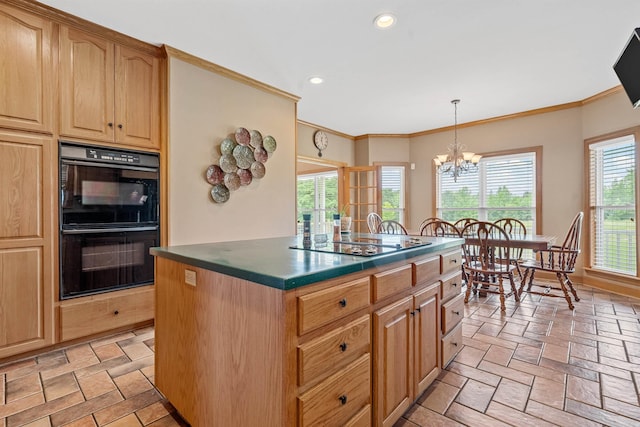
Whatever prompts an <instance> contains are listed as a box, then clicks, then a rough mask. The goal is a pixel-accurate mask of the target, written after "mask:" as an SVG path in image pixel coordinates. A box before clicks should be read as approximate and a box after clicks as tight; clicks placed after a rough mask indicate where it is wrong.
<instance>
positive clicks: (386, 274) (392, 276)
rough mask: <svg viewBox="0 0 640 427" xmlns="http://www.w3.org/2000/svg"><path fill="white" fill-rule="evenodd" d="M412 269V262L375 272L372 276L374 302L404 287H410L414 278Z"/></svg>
mask: <svg viewBox="0 0 640 427" xmlns="http://www.w3.org/2000/svg"><path fill="white" fill-rule="evenodd" d="M412 271H413V269H412V267H411V264H407V265H403V266H402V267H398V268H393V269H391V270H387V271H383V272H381V273H376V274H374V275H373V276H372V278H373V279H372V281H373V302H378V301H380V300H382V299H384V298H386V297H388V296H391V295H394V294H397V293H398V292H400V291H402V290H404V289H410V288H411V286H412V280H413V273H412Z"/></svg>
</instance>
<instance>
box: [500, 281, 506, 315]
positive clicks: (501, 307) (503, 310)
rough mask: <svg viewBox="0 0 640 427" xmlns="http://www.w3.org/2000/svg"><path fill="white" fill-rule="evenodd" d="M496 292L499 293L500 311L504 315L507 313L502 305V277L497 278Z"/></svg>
mask: <svg viewBox="0 0 640 427" xmlns="http://www.w3.org/2000/svg"><path fill="white" fill-rule="evenodd" d="M498 291H499V292H500V311H502V312H503V313H504V312H506V311H507V307H506V306H505V304H504V286H503V285H502V276H500V277H498Z"/></svg>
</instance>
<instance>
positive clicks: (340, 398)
mask: <svg viewBox="0 0 640 427" xmlns="http://www.w3.org/2000/svg"><path fill="white" fill-rule="evenodd" d="M338 400H340V403H342V404H343V405H346V404H347V396H346V395H344V394H343V395H342V396H340V397H339V398H338Z"/></svg>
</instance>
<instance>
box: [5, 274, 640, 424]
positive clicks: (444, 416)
mask: <svg viewBox="0 0 640 427" xmlns="http://www.w3.org/2000/svg"><path fill="white" fill-rule="evenodd" d="M578 292H579V295H580V297H581V301H580V302H578V303H576V309H575V311H574V312H571V311H570V310H569V309H568V308H567V306H566V302H565V301H564V299H560V298H549V297H540V296H529V295H525V296H524V297H523V301H522V302H521V303H520V304H519V305H517V304H515V302H514V301H513V299H509V300H508V301H507V312H506V314H501V312H500V303H499V301H498V298H497V296H496V295H491V296H488V297H473V298H472V299H471V301H470V302H469V303H468V304H467V305H466V308H465V319H464V320H463V335H464V347H463V348H462V349H461V351H460V352H459V353H458V355H457V356H456V358H455V359H454V360H453V361H452V362H451V363H450V364H449V366H448V367H447V369H446V370H444V371H443V372H442V373H441V375H440V376H439V378H438V379H437V380H436V381H435V382H434V384H432V385H431V387H429V389H427V391H426V392H425V393H424V394H423V395H422V396H421V397H420V398H419V399H418V402H417V403H416V404H414V405H413V406H412V407H411V408H410V409H409V410H408V411H407V413H406V414H405V415H404V417H403V418H402V419H401V420H399V421H398V422H397V423H396V424H395V427H415V426H459V425H468V426H505V425H512V426H536V427H537V426H550V425H560V426H580V427H588V426H600V425H607V426H640V406H639V402H638V393H639V391H640V323H639V319H640V316H639V315H640V300H637V299H632V298H627V297H622V296H618V295H614V294H609V293H606V292H602V291H599V290H595V289H591V288H588V287H584V286H578ZM153 344H154V332H153V328H146V329H140V330H136V331H133V332H129V333H124V334H119V335H116V336H112V337H107V338H102V339H98V340H95V341H91V342H88V343H84V344H79V345H75V346H73V347H68V348H65V349H61V350H56V351H52V352H48V353H43V354H41V355H39V356H36V357H33V358H29V359H26V360H21V361H17V362H12V363H9V364H5V365H0V427H14V426H29V427H44V426H46V427H48V426H73V427H84V426H109V427H125V426H126V427H129V426H154V427H164V426H186V425H187V424H186V423H185V422H184V421H183V420H181V419H180V417H179V416H178V415H177V414H176V412H175V410H174V409H173V407H172V406H171V405H170V404H169V403H168V402H167V401H166V400H165V399H164V398H163V397H162V395H160V394H159V393H158V391H157V390H156V389H155V388H154V386H153ZM225 427H226V426H225ZM251 427H253V426H251Z"/></svg>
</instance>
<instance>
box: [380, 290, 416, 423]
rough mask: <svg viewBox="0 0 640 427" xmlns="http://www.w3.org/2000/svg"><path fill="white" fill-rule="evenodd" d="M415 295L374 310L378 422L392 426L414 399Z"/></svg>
mask: <svg viewBox="0 0 640 427" xmlns="http://www.w3.org/2000/svg"><path fill="white" fill-rule="evenodd" d="M412 313H413V298H412V297H411V296H408V297H406V298H403V299H401V300H399V301H398V302H396V303H394V304H390V305H388V306H386V307H384V308H382V309H380V310H378V311H376V312H375V313H374V314H373V322H374V369H375V371H374V372H375V373H374V376H373V378H374V387H373V390H374V405H373V407H374V408H375V415H374V417H375V425H377V426H385V427H386V426H392V425H393V423H394V422H395V421H396V420H398V419H399V418H400V417H401V416H402V414H403V413H405V412H406V411H407V409H409V406H410V405H411V403H412V402H413V397H414V396H413V316H412Z"/></svg>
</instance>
